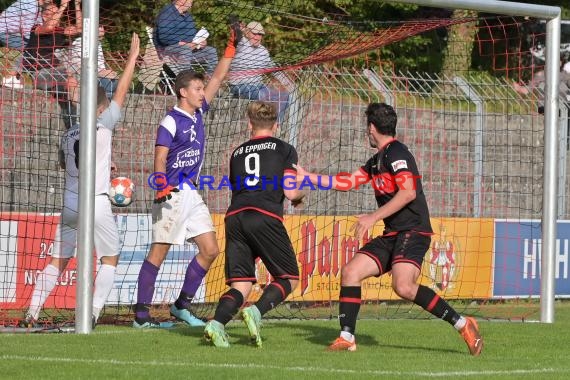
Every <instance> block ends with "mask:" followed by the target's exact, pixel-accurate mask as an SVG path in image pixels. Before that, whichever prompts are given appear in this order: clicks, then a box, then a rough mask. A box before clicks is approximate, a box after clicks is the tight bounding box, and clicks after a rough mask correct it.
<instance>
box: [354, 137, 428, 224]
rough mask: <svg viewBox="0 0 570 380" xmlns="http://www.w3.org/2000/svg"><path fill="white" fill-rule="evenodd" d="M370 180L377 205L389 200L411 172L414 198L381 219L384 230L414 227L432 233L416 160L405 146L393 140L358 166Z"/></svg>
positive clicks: (379, 205)
mask: <svg viewBox="0 0 570 380" xmlns="http://www.w3.org/2000/svg"><path fill="white" fill-rule="evenodd" d="M360 170H361V171H362V172H363V173H364V174H365V175H366V176H367V178H368V179H369V180H371V181H372V186H373V187H374V194H375V196H376V202H377V203H378V207H381V206H383V205H385V204H386V203H388V202H389V201H390V200H391V199H392V198H394V196H395V195H396V193H397V192H398V191H399V188H398V184H399V183H402V184H403V182H404V181H405V179H406V177H409V176H412V178H413V179H414V185H415V190H416V198H415V199H414V200H413V201H411V202H410V203H408V204H407V205H406V206H404V207H403V208H402V209H401V210H399V211H398V212H396V213H394V214H392V215H390V216H389V217H387V218H385V219H384V226H385V228H386V231H385V232H393V231H408V230H414V231H419V232H426V233H432V232H433V230H432V228H431V223H430V219H429V210H428V206H427V201H426V197H425V194H424V191H423V187H422V181H421V177H420V173H419V171H418V166H417V164H416V160H415V158H414V156H413V155H412V153H411V152H410V150H409V149H408V147H407V146H406V145H404V144H402V143H401V142H400V141H398V140H392V141H391V142H389V143H388V144H386V145H385V146H384V147H383V148H382V149H381V150H380V151H379V152H378V153H376V154H375V155H374V156H372V157H371V158H370V159H369V160H368V161H367V162H366V164H365V165H364V166H362V167H361V169H360Z"/></svg>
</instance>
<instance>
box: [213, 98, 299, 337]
mask: <svg viewBox="0 0 570 380" xmlns="http://www.w3.org/2000/svg"><path fill="white" fill-rule="evenodd" d="M247 116H248V118H249V122H248V129H249V130H250V131H251V139H250V140H249V141H246V142H245V143H243V144H242V145H240V146H239V147H238V148H236V149H235V150H234V152H233V153H232V155H231V156H230V157H231V158H230V183H231V186H232V189H233V190H232V201H231V204H230V206H229V208H228V211H227V212H226V218H225V226H226V249H225V254H226V257H225V260H226V263H225V272H226V283H228V284H229V285H230V289H229V290H228V291H227V292H226V293H225V294H224V295H222V296H221V297H220V301H219V303H218V307H217V308H216V312H215V314H214V319H213V320H211V321H209V322H208V324H207V325H206V328H205V330H204V336H205V338H206V339H207V340H209V341H212V343H213V344H214V345H215V346H216V347H229V345H230V344H229V341H228V336H227V334H226V332H225V328H224V326H225V325H226V324H227V323H228V322H229V321H230V320H231V319H232V318H233V317H234V315H235V314H236V313H237V312H238V310H239V309H240V307H241V306H242V304H243V303H244V300H246V299H247V297H248V296H249V293H250V292H251V288H252V286H253V284H254V283H255V282H256V281H257V280H256V277H255V260H256V259H257V258H260V259H261V261H263V263H264V264H265V267H266V268H267V270H268V271H269V273H270V274H271V276H272V277H273V278H274V280H273V281H272V282H271V283H270V284H269V285H267V286H266V287H265V289H264V291H263V294H262V295H261V297H260V298H259V300H258V301H257V302H256V303H255V304H254V305H252V306H250V307H246V308H244V309H243V310H242V311H241V315H242V317H243V320H244V322H245V323H246V325H247V328H248V330H249V334H250V337H251V340H252V342H253V343H254V344H255V345H257V346H258V347H261V345H262V340H261V335H260V328H261V317H262V316H263V315H264V314H265V313H267V312H268V311H269V310H271V309H273V308H274V307H276V306H277V305H279V304H280V303H281V302H283V301H284V300H285V299H286V298H287V296H288V295H289V294H290V293H291V292H292V291H293V289H295V287H296V286H297V283H298V282H299V267H298V265H297V258H296V256H295V252H294V251H293V245H292V244H291V240H290V238H289V235H288V234H287V230H286V229H285V226H284V225H283V201H284V200H285V198H287V199H289V200H291V201H292V203H293V204H294V205H298V204H299V203H300V202H301V200H302V199H303V196H304V194H303V192H302V191H300V190H299V189H298V188H297V185H296V178H295V176H296V173H297V172H296V169H295V166H296V164H297V151H296V150H295V148H294V147H293V146H292V145H289V144H287V143H286V142H284V141H282V140H280V139H278V138H276V137H274V135H275V132H276V131H277V126H278V124H277V111H276V109H275V106H274V105H272V104H269V103H265V102H260V101H255V102H253V103H250V104H249V106H248V107H247ZM252 173H255V174H254V175H252ZM287 176H288V177H289V178H288V179H287ZM282 182H283V183H284V185H281V183H282Z"/></svg>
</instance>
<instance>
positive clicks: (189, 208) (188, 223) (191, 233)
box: [152, 189, 215, 244]
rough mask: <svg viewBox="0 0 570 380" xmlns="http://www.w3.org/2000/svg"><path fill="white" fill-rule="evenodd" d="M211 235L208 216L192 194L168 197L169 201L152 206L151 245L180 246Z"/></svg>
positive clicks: (188, 191) (189, 192)
mask: <svg viewBox="0 0 570 380" xmlns="http://www.w3.org/2000/svg"><path fill="white" fill-rule="evenodd" d="M212 231H215V228H214V223H213V222H212V216H211V215H210V211H209V210H208V207H207V206H206V204H205V203H204V200H203V199H202V197H201V196H200V194H199V193H198V192H197V191H196V190H192V189H184V190H181V191H179V192H176V193H172V198H171V199H169V200H167V201H166V202H162V203H153V205H152V242H153V243H167V244H184V242H185V241H188V240H191V239H193V238H194V237H196V236H199V235H202V234H205V233H207V232H212Z"/></svg>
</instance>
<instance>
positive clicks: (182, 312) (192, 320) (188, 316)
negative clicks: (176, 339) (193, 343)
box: [170, 304, 206, 327]
mask: <svg viewBox="0 0 570 380" xmlns="http://www.w3.org/2000/svg"><path fill="white" fill-rule="evenodd" d="M170 315H172V316H173V317H175V318H176V319H178V320H180V321H183V322H185V323H187V324H188V325H190V326H192V327H204V326H206V323H205V322H204V321H203V320H201V319H200V318H198V317H196V316H195V315H194V314H192V313H191V312H190V310H188V309H179V308H177V307H176V304H172V306H171V307H170Z"/></svg>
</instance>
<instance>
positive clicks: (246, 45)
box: [230, 21, 295, 123]
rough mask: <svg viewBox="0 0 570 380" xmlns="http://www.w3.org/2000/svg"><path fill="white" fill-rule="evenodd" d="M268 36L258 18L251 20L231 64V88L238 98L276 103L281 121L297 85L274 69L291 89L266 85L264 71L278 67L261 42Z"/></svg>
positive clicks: (274, 74) (273, 74) (284, 85)
mask: <svg viewBox="0 0 570 380" xmlns="http://www.w3.org/2000/svg"><path fill="white" fill-rule="evenodd" d="M264 35H265V30H264V29H263V26H262V25H261V24H260V23H259V22H257V21H252V22H250V23H249V24H247V26H246V27H245V28H244V37H243V38H242V40H241V41H240V43H239V45H238V48H237V53H236V57H235V59H234V60H233V62H232V66H231V67H230V91H231V93H232V95H233V96H235V97H238V98H244V99H251V100H264V101H268V102H274V103H276V105H277V111H278V119H277V120H278V122H279V123H281V122H283V117H284V115H285V110H286V109H287V105H288V104H289V91H293V89H294V87H295V84H294V83H293V82H292V81H291V80H290V79H289V78H288V77H287V75H285V74H283V73H282V72H280V71H275V72H273V73H272V76H273V77H274V78H275V79H276V80H277V81H278V82H279V83H281V85H282V86H283V87H284V88H285V89H287V90H284V89H279V88H276V87H273V86H269V85H266V84H265V82H264V77H265V75H264V71H265V70H266V69H272V68H275V63H274V62H273V60H272V59H271V57H270V55H269V51H268V50H267V48H265V46H263V45H262V44H261V40H262V38H263V36H264Z"/></svg>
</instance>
